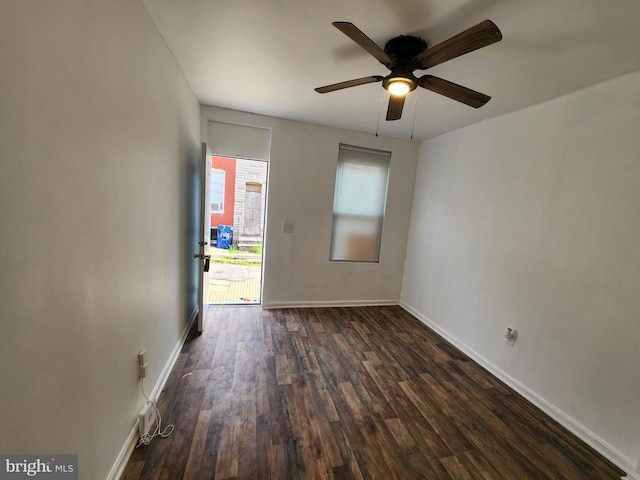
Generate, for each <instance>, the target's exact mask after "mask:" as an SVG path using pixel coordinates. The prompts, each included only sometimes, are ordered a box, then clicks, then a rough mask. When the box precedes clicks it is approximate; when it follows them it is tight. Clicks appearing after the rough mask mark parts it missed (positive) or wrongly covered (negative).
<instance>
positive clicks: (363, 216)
mask: <svg viewBox="0 0 640 480" xmlns="http://www.w3.org/2000/svg"><path fill="white" fill-rule="evenodd" d="M390 160H391V152H382V151H379V150H368V149H364V148H359V147H352V146H350V145H340V152H339V156H338V169H337V172H336V187H335V194H334V199H333V229H332V232H331V254H330V258H331V260H337V261H351V262H378V261H380V243H381V240H382V223H383V220H384V211H385V205H386V200H387V181H388V177H389V162H390Z"/></svg>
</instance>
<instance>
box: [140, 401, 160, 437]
mask: <svg viewBox="0 0 640 480" xmlns="http://www.w3.org/2000/svg"><path fill="white" fill-rule="evenodd" d="M156 417H157V414H156V409H155V408H154V407H153V405H152V404H151V402H147V404H146V405H145V406H144V407H143V408H142V410H140V414H139V421H138V436H139V437H140V438H142V437H143V436H144V435H145V434H147V433H149V432H150V431H151V427H153V424H154V423H156V420H157V418H156Z"/></svg>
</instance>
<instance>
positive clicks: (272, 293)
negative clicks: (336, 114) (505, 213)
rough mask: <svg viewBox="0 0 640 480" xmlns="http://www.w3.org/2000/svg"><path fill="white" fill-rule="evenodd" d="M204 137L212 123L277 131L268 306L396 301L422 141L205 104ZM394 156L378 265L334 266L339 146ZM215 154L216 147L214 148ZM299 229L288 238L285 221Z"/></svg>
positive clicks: (266, 269) (269, 222)
mask: <svg viewBox="0 0 640 480" xmlns="http://www.w3.org/2000/svg"><path fill="white" fill-rule="evenodd" d="M201 112H202V113H201V117H202V126H201V131H202V138H203V139H206V138H207V136H208V127H209V125H208V123H209V121H211V120H214V121H218V122H229V123H236V124H240V125H251V126H257V127H264V128H270V129H271V152H270V163H269V185H268V199H267V221H266V235H265V263H264V277H263V278H264V289H263V305H264V306H266V307H274V306H282V305H341V304H350V305H358V304H377V303H397V302H398V301H399V299H400V287H401V281H402V268H403V264H404V250H405V245H406V238H407V229H408V225H409V224H408V221H409V211H410V206H411V195H412V190H413V180H414V175H415V168H416V161H417V154H418V144H417V143H416V142H412V141H409V140H398V139H392V138H388V137H382V136H380V137H375V136H374V135H369V134H364V133H358V132H352V131H347V130H340V129H335V128H328V127H321V126H317V125H311V124H306V123H300V122H293V121H288V120H282V119H276V118H272V117H264V116H259V115H251V114H246V113H242V112H237V111H232V110H225V109H221V108H215V107H202V109H201ZM340 143H348V144H352V145H358V146H362V147H370V148H376V149H380V150H389V151H391V152H392V157H391V168H390V173H389V190H388V197H387V211H386V216H385V223H384V230H383V236H382V250H381V256H380V263H378V264H364V263H349V262H330V261H329V246H330V241H331V222H332V215H333V191H334V185H335V175H336V165H337V161H338V147H339V144H340ZM211 148H212V151H216V148H215V146H211ZM285 221H286V222H291V223H293V224H294V230H293V233H292V234H286V233H282V222H285Z"/></svg>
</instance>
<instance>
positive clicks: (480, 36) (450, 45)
mask: <svg viewBox="0 0 640 480" xmlns="http://www.w3.org/2000/svg"><path fill="white" fill-rule="evenodd" d="M500 40H502V33H501V32H500V29H498V27H497V26H496V25H495V23H493V22H492V21H491V20H485V21H484V22H480V23H479V24H477V25H475V26H473V27H471V28H469V29H467V30H465V31H464V32H460V33H459V34H457V35H454V36H453V37H451V38H450V39H449V40H445V41H444V42H442V43H439V44H437V45H435V46H433V47H431V48H429V49H427V50H425V51H424V52H422V53H420V54H418V55H416V56H415V58H414V59H413V62H414V64H415V65H416V66H417V67H416V68H419V69H422V70H426V69H427V68H430V67H433V66H435V65H439V64H440V63H443V62H446V61H447V60H451V59H452V58H456V57H459V56H460V55H464V54H465V53H469V52H473V51H474V50H477V49H479V48H482V47H486V46H487V45H491V44H492V43H496V42H499V41H500Z"/></svg>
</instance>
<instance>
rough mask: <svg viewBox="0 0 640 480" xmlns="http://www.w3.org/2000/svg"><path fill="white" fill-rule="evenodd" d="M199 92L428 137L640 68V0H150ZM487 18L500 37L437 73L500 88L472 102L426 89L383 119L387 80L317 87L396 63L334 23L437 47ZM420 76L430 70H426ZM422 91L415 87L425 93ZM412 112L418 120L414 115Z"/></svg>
mask: <svg viewBox="0 0 640 480" xmlns="http://www.w3.org/2000/svg"><path fill="white" fill-rule="evenodd" d="M144 4H145V6H146V8H147V10H148V11H149V13H150V15H151V17H152V18H153V20H154V22H155V23H156V25H157V27H158V29H159V31H160V33H161V34H162V36H163V37H164V39H165V41H166V42H167V44H168V46H169V48H170V49H171V51H172V52H173V54H174V56H175V58H176V60H177V61H178V63H179V65H180V68H181V69H182V71H183V72H184V74H185V76H186V78H187V81H188V82H189V84H190V85H191V88H192V89H193V91H194V92H195V94H196V96H197V97H198V100H199V101H200V103H201V104H204V105H214V106H219V107H225V108H231V109H234V110H241V111H247V112H253V113H259V114H263V115H270V116H275V117H281V118H286V119H292V120H299V121H305V122H311V123H317V124H322V125H330V126H334V127H340V128H347V129H351V130H358V131H364V132H370V133H374V132H375V131H376V128H377V129H378V131H379V133H380V134H382V135H388V136H394V137H399V138H409V137H410V136H411V133H412V130H413V131H414V135H413V136H414V138H415V139H418V140H421V139H424V138H428V137H431V136H434V135H438V134H441V133H444V132H447V131H451V130H454V129H456V128H460V127H462V126H465V125H468V124H471V123H475V122H478V121H481V120H483V119H485V118H490V117H494V116H497V115H500V114H503V113H506V112H510V111H513V110H517V109H520V108H523V107H526V106H528V105H532V104H536V103H540V102H543V101H545V100H548V99H551V98H554V97H558V96H560V95H563V94H565V93H568V92H571V91H574V90H578V89H580V88H583V87H586V86H588V85H592V84H594V83H598V82H601V81H603V80H606V79H609V78H613V77H616V76H618V75H621V74H624V73H627V72H631V71H636V70H640V1H638V0H528V1H526V0H323V1H322V2H313V1H311V0H227V1H223V0H144ZM485 19H490V20H492V21H493V22H494V23H495V24H496V25H497V26H498V27H499V28H500V30H501V31H502V34H503V40H502V41H501V42H499V43H496V44H493V45H490V46H488V47H485V48H482V49H480V50H477V51H475V52H471V53H469V54H467V55H464V56H461V57H458V58H456V59H453V60H450V61H448V62H446V63H443V64H441V65H438V66H436V67H434V68H432V69H430V70H429V71H428V73H431V74H433V75H437V76H439V77H442V78H445V79H447V80H450V81H452V82H455V83H459V84H462V85H464V86H466V87H469V88H472V89H474V90H477V91H480V92H482V93H485V94H487V95H491V96H492V99H491V101H490V102H489V103H488V104H486V105H485V106H484V107H482V108H480V109H477V110H476V109H473V108H470V107H468V106H466V105H463V104H461V103H458V102H456V101H453V100H450V99H448V98H446V97H443V96H440V95H438V94H435V93H433V92H430V91H427V90H424V89H420V88H419V89H417V90H416V91H415V92H413V93H412V94H410V96H409V97H408V98H407V100H406V103H405V108H404V113H403V116H402V119H401V120H398V121H394V122H387V121H385V119H384V117H385V114H386V105H387V99H386V92H385V91H384V90H382V87H381V84H380V83H373V84H369V85H362V86H358V87H353V88H349V89H345V90H341V91H337V92H332V93H328V94H324V95H321V94H318V93H316V92H315V91H314V90H313V89H314V88H315V87H319V86H323V85H327V84H331V83H336V82H340V81H344V80H350V79H353V78H358V77H364V76H369V75H386V74H387V73H388V70H387V69H386V68H385V67H384V66H383V65H382V64H380V63H379V62H378V61H377V60H375V59H374V58H373V57H372V56H370V55H369V54H368V53H366V52H365V51H364V50H362V49H361V48H360V47H358V46H357V45H356V44H355V43H354V42H353V41H351V40H350V39H349V38H348V37H346V36H345V35H344V34H343V33H341V32H340V31H339V30H337V29H336V28H334V27H333V26H332V25H331V22H333V21H349V22H352V23H354V24H355V25H356V26H357V27H359V28H360V29H361V30H362V31H363V32H364V33H365V34H367V35H368V36H369V37H370V38H371V39H372V40H374V41H375V42H376V43H377V44H378V45H380V46H381V47H384V44H385V43H386V42H387V40H389V39H391V38H392V37H395V36H397V35H401V34H405V35H406V34H412V35H418V36H421V37H422V38H424V39H425V40H426V41H427V43H428V44H429V45H430V46H432V45H435V44H436V43H439V42H441V41H443V40H446V39H447V38H449V37H451V36H453V35H455V34H457V33H458V32H460V31H462V30H465V29H467V28H469V27H471V26H473V25H475V24H476V23H478V22H480V21H482V20H485ZM416 74H417V75H419V74H422V73H421V72H420V71H418V72H416ZM416 92H417V93H416ZM414 116H415V123H414Z"/></svg>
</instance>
